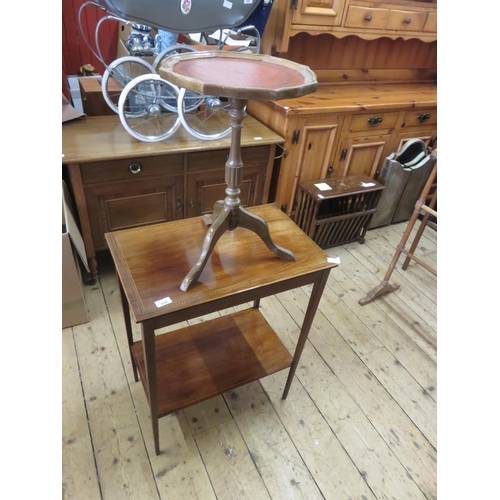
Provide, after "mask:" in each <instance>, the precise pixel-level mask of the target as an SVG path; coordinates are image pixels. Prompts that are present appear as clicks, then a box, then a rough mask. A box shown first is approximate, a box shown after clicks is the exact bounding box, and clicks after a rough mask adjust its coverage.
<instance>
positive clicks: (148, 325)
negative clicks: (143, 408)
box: [141, 321, 160, 455]
mask: <svg viewBox="0 0 500 500" xmlns="http://www.w3.org/2000/svg"><path fill="white" fill-rule="evenodd" d="M141 327H142V348H143V351H144V364H145V371H146V377H147V382H148V390H147V394H146V395H147V396H148V401H149V409H150V412H151V425H152V427H153V440H154V444H155V453H156V455H159V454H160V436H159V427H158V391H157V385H156V346H155V332H154V328H153V323H152V322H150V321H149V322H148V321H146V322H144V323H143V324H142V325H141Z"/></svg>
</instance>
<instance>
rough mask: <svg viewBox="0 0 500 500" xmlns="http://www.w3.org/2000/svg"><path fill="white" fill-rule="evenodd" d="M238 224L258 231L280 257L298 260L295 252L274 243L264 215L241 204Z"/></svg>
mask: <svg viewBox="0 0 500 500" xmlns="http://www.w3.org/2000/svg"><path fill="white" fill-rule="evenodd" d="M238 226H239V227H243V228H245V229H248V230H250V231H253V232H254V233H256V234H257V236H259V237H260V238H261V239H262V241H263V242H264V243H265V244H266V246H267V248H269V250H271V252H273V253H274V254H275V255H276V256H277V257H279V258H280V259H282V260H288V261H293V262H295V261H296V260H297V258H296V257H295V254H294V253H293V252H291V251H290V250H287V249H286V248H283V247H280V246H279V245H276V243H274V241H273V240H272V238H271V234H270V232H269V226H268V225H267V222H266V221H265V220H264V219H263V218H262V217H259V216H258V215H255V214H253V213H251V212H249V211H248V210H246V209H245V208H243V207H241V206H240V207H239V212H238Z"/></svg>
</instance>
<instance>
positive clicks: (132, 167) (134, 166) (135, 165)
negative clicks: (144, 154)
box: [128, 163, 142, 174]
mask: <svg viewBox="0 0 500 500" xmlns="http://www.w3.org/2000/svg"><path fill="white" fill-rule="evenodd" d="M128 169H129V171H130V173H132V174H138V173H139V172H140V171H141V169H142V166H141V164H140V163H131V164H130V165H129V166H128Z"/></svg>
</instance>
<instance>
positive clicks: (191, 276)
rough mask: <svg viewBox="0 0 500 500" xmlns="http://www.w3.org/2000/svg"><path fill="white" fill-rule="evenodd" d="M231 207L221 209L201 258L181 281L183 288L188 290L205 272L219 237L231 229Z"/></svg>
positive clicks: (208, 234)
mask: <svg viewBox="0 0 500 500" xmlns="http://www.w3.org/2000/svg"><path fill="white" fill-rule="evenodd" d="M230 215H231V209H230V208H227V207H225V206H224V207H223V208H222V210H221V211H220V213H219V215H218V217H217V219H216V220H215V221H214V222H213V223H212V224H211V226H210V227H209V228H208V231H207V234H206V236H205V240H204V242H203V248H202V250H201V255H200V258H199V259H198V262H197V263H196V264H195V265H194V266H193V267H192V268H191V271H189V273H188V274H187V276H186V277H185V278H184V279H183V281H182V283H181V286H180V288H181V290H182V291H183V292H187V291H188V290H189V288H190V287H191V286H192V285H193V283H195V282H196V280H197V279H198V278H199V276H200V274H201V273H202V272H203V269H204V267H205V264H206V263H207V259H208V258H209V257H210V254H211V253H212V250H213V249H214V247H215V244H216V243H217V241H218V240H219V238H220V237H221V236H222V235H223V234H224V233H225V232H226V231H227V230H228V229H229V222H230V220H231V218H230Z"/></svg>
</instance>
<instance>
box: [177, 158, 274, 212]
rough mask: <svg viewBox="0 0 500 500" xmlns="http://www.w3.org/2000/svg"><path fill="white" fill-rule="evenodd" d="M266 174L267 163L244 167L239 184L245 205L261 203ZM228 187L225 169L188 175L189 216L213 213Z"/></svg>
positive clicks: (242, 203)
mask: <svg viewBox="0 0 500 500" xmlns="http://www.w3.org/2000/svg"><path fill="white" fill-rule="evenodd" d="M265 175H266V165H261V166H244V167H243V179H242V181H241V184H240V186H239V188H240V191H241V193H240V195H239V198H240V201H241V205H242V206H243V207H251V206H254V205H260V204H261V200H262V196H263V192H262V191H263V186H264V180H265ZM226 188H227V184H226V181H225V172H224V170H212V171H207V172H201V173H197V174H191V175H188V177H187V200H186V203H187V208H186V210H187V217H196V216H199V215H206V214H210V213H212V212H213V208H214V204H215V202H217V201H219V200H224V198H225V197H226Z"/></svg>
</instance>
